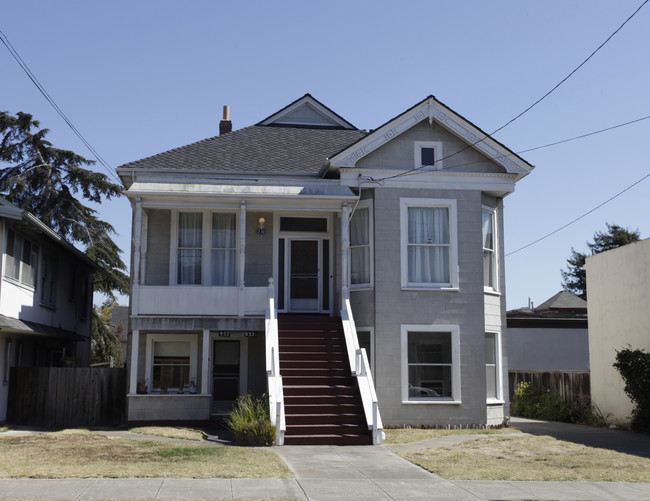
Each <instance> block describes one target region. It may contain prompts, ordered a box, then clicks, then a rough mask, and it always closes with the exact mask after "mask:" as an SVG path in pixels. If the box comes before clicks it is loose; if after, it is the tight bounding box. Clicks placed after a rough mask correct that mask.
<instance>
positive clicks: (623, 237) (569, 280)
mask: <svg viewBox="0 0 650 501" xmlns="http://www.w3.org/2000/svg"><path fill="white" fill-rule="evenodd" d="M606 224H607V231H606V232H602V231H597V232H596V233H594V241H593V242H587V247H588V248H589V254H585V253H583V252H578V251H576V250H575V249H574V248H573V247H571V256H570V257H569V259H567V269H566V271H565V270H561V273H562V288H563V289H564V290H566V291H569V292H572V293H573V294H575V295H576V296H580V297H581V298H582V299H587V273H586V271H585V268H584V266H585V262H586V260H587V257H588V256H593V255H594V254H599V253H601V252H605V251H608V250H611V249H616V248H617V247H621V246H623V245H627V244H630V243H632V242H638V241H639V240H640V238H641V235H640V233H639V230H634V231H632V230H629V229H628V228H623V227H622V226H618V225H616V224H609V223H606Z"/></svg>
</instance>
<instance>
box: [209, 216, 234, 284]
mask: <svg viewBox="0 0 650 501" xmlns="http://www.w3.org/2000/svg"><path fill="white" fill-rule="evenodd" d="M236 228H237V219H236V216H235V214H218V213H215V214H212V263H211V264H212V272H211V273H212V280H211V283H212V285H235V279H236V277H235V271H236V267H235V262H236V257H237V232H236Z"/></svg>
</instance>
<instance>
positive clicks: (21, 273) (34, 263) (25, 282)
mask: <svg viewBox="0 0 650 501" xmlns="http://www.w3.org/2000/svg"><path fill="white" fill-rule="evenodd" d="M10 231H11V232H12V233H13V234H14V248H13V252H14V253H16V250H18V252H17V253H16V254H17V255H15V256H12V258H13V259H14V261H13V263H12V265H13V266H12V268H15V260H16V259H17V260H18V277H13V276H11V275H9V274H8V273H7V270H8V269H9V267H8V263H7V261H8V258H9V249H8V246H9V232H10ZM25 242H29V245H30V252H29V257H30V262H29V266H31V267H32V268H33V270H34V271H33V273H34V283H33V284H32V283H30V282H31V278H30V277H27V279H25V275H26V274H27V270H26V269H25V267H26V266H27V263H26V262H25V260H24V259H23V254H24V252H25ZM4 245H5V249H4V252H5V263H4V267H3V269H4V271H3V274H4V278H5V279H6V280H8V281H10V282H12V283H14V284H16V285H19V286H21V287H25V288H27V289H30V290H37V289H38V281H39V273H40V268H39V264H40V263H39V258H40V255H41V246H40V245H39V244H37V243H36V242H34V240H32V239H31V238H27V237H26V236H25V235H23V234H22V233H20V232H19V231H16V230H15V229H14V228H8V229H7V233H6V239H5V244H4ZM34 248H35V249H36V250H35V251H34Z"/></svg>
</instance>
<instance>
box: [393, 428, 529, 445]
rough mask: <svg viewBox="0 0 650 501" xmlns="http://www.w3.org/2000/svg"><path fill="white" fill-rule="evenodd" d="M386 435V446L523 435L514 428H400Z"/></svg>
mask: <svg viewBox="0 0 650 501" xmlns="http://www.w3.org/2000/svg"><path fill="white" fill-rule="evenodd" d="M384 433H386V439H385V440H384V443H385V444H410V443H412V442H420V441H421V440H428V439H430V438H439V437H449V436H452V435H502V434H504V433H505V434H509V433H521V432H520V431H519V430H515V429H514V428H487V429H476V430H468V429H463V430H445V429H440V430H437V429H436V430H434V429H429V430H426V429H420V428H400V429H391V430H384Z"/></svg>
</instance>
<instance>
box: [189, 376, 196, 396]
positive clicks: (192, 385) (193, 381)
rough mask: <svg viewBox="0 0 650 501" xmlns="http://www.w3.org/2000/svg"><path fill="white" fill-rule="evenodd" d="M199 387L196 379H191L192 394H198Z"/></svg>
mask: <svg viewBox="0 0 650 501" xmlns="http://www.w3.org/2000/svg"><path fill="white" fill-rule="evenodd" d="M197 386H198V385H197V383H196V378H195V377H193V378H190V393H196V390H197Z"/></svg>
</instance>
